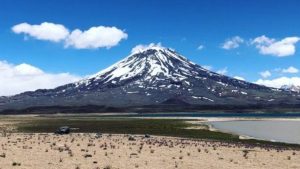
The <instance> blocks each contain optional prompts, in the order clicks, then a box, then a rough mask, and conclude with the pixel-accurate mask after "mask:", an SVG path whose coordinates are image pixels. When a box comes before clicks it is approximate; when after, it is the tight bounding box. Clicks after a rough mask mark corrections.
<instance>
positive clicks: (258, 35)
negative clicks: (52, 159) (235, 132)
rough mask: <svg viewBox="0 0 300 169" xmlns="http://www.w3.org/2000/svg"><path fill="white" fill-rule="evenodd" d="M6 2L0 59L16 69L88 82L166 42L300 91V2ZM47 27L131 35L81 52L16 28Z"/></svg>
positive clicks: (216, 66)
mask: <svg viewBox="0 0 300 169" xmlns="http://www.w3.org/2000/svg"><path fill="white" fill-rule="evenodd" d="M0 3H1V4H0V61H2V64H5V65H6V64H8V65H9V67H10V68H15V67H16V66H18V65H20V64H23V63H25V64H26V65H27V66H28V65H29V66H32V67H33V69H34V68H37V69H40V70H42V71H43V72H44V73H47V74H51V75H56V74H60V73H66V72H68V73H69V74H70V75H73V76H77V77H79V76H80V77H82V76H85V75H90V74H93V73H95V72H98V71H99V70H101V69H103V68H106V67H108V66H109V65H111V64H113V63H115V62H116V61H118V60H120V59H122V58H124V57H125V56H127V55H129V54H130V51H131V49H132V48H133V47H135V46H136V45H139V44H145V45H146V44H150V43H161V44H162V45H163V46H165V47H171V48H173V49H175V50H177V51H178V52H179V53H181V54H182V55H184V56H186V57H188V58H189V59H190V60H192V61H193V62H196V63H198V64H200V65H205V66H210V67H212V70H214V71H219V72H220V71H221V70H226V71H223V73H226V74H227V75H229V76H240V77H243V78H244V79H246V80H248V81H251V82H256V81H257V80H258V79H261V80H262V81H261V82H262V83H264V84H269V83H273V82H274V81H273V80H277V81H275V82H276V83H280V84H281V83H284V82H286V83H292V82H293V83H298V82H299V85H300V80H299V79H298V77H300V74H299V73H298V68H299V69H300V56H299V55H300V54H299V52H298V50H299V47H300V45H299V44H300V43H299V42H298V41H300V38H299V37H300V22H299V18H300V11H299V6H300V1H297V0H276V1H274V0H252V1H240V0H206V1H204V0H203V1H196V0H189V1H186V0H172V1H171V0H166V1H163V2H162V1H159V0H151V1H141V0H140V1H138V0H131V1H122V0H110V1H99V0H85V1H79V0H74V1H69V0H52V1H40V0H39V1H38V0H36V1H33V0H27V1H23V0H2V1H1V2H0ZM44 22H48V23H52V24H59V25H62V26H64V27H65V28H66V29H68V31H69V34H71V33H72V31H74V30H75V29H79V30H81V31H82V32H84V31H87V30H89V29H90V28H91V27H97V28H98V27H99V26H104V27H105V28H112V27H115V28H116V29H117V30H118V31H121V33H123V34H121V35H120V36H123V38H119V39H118V40H117V43H116V44H113V45H112V44H110V45H111V46H109V48H108V47H107V46H108V45H102V46H101V45H98V46H97V47H90V46H83V47H82V46H81V47H78V43H80V42H79V40H77V41H76V38H77V37H75V40H74V42H73V41H71V45H69V46H68V47H66V43H67V42H66V41H65V40H64V38H62V39H63V40H60V41H58V42H54V41H53V39H51V40H49V39H48V40H45V39H39V38H37V36H38V35H33V34H32V32H31V34H30V31H29V30H28V29H26V30H24V25H22V26H23V27H19V29H18V31H16V30H13V29H12V28H13V27H14V26H16V25H19V26H20V24H22V23H27V24H28V25H29V26H32V25H41V24H42V23H44ZM28 25H27V26H28ZM107 31H111V30H108V29H107ZM119 33H120V32H119ZM50 34H51V32H50V33H49V35H50ZM125 35H126V37H125ZM263 35H264V36H263ZM66 36H67V37H68V36H69V35H66ZM52 38H53V37H52ZM65 38H66V37H65ZM291 38H293V39H291ZM255 40H256V41H255ZM75 41H76V43H77V42H78V43H77V46H76V43H75ZM226 41H227V43H226ZM228 41H229V42H228ZM225 43H226V44H227V46H226V45H225V46H224V44H225ZM80 44H81V43H80ZM199 46H202V49H201V50H199V49H198V47H199ZM200 48H201V47H200ZM224 48H226V49H224ZM4 61H5V62H4ZM0 65H1V64H0ZM23 67H26V66H24V65H23ZM27 69H29V68H27ZM0 71H1V69H0ZM0 75H1V72H0ZM283 77H284V78H285V79H281V80H280V82H278V79H279V78H283ZM14 78H15V77H14ZM291 78H296V79H293V80H291ZM2 79H3V78H2ZM2 79H0V80H2ZM75 79H76V78H75ZM4 80H5V79H4ZM73 80H74V79H73ZM267 80H268V81H267ZM282 81H284V82H282ZM0 83H1V82H0ZM297 85H298V84H297ZM42 87H43V86H42ZM0 88H1V84H0ZM2 90H3V89H2ZM0 95H1V93H0Z"/></svg>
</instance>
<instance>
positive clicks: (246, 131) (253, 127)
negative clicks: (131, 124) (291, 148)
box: [130, 112, 300, 144]
mask: <svg viewBox="0 0 300 169" xmlns="http://www.w3.org/2000/svg"><path fill="white" fill-rule="evenodd" d="M130 116H131V115H130ZM132 117H143V118H153V117H154V118H179V119H180V118H215V119H224V118H229V119H231V121H222V120H221V121H218V120H217V121H214V122H213V121H210V122H208V123H209V124H211V125H213V127H214V128H216V129H218V130H220V131H223V132H229V133H233V134H237V135H241V136H248V137H253V138H256V139H261V140H269V141H276V142H284V143H293V144H300V112H274V113H270V112H268V113H264V112H247V113H236V112H231V113H224V112H219V113H218V112H204V113H192V112H180V113H146V114H137V115H132ZM232 119H243V120H232ZM253 119H255V120H253Z"/></svg>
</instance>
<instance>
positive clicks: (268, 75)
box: [259, 70, 272, 78]
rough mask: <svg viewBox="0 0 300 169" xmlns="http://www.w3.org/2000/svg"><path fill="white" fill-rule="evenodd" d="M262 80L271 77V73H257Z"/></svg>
mask: <svg viewBox="0 0 300 169" xmlns="http://www.w3.org/2000/svg"><path fill="white" fill-rule="evenodd" d="M259 74H260V75H261V76H262V77H263V78H268V77H270V76H272V74H271V72H270V71H268V70H266V71H263V72H260V73H259Z"/></svg>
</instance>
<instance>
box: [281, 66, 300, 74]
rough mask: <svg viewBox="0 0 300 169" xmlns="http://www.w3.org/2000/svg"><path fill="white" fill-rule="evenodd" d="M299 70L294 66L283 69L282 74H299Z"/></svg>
mask: <svg viewBox="0 0 300 169" xmlns="http://www.w3.org/2000/svg"><path fill="white" fill-rule="evenodd" d="M298 72H299V70H298V69H297V68H295V67H293V66H290V67H288V68H287V69H282V73H298Z"/></svg>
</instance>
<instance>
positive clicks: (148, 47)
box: [131, 43, 170, 55]
mask: <svg viewBox="0 0 300 169" xmlns="http://www.w3.org/2000/svg"><path fill="white" fill-rule="evenodd" d="M153 50H154V51H164V50H170V49H169V48H166V47H164V46H162V45H161V43H158V44H155V43H151V44H149V45H137V46H136V47H134V48H133V49H132V50H131V54H132V55H134V54H138V53H144V52H147V51H153Z"/></svg>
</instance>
